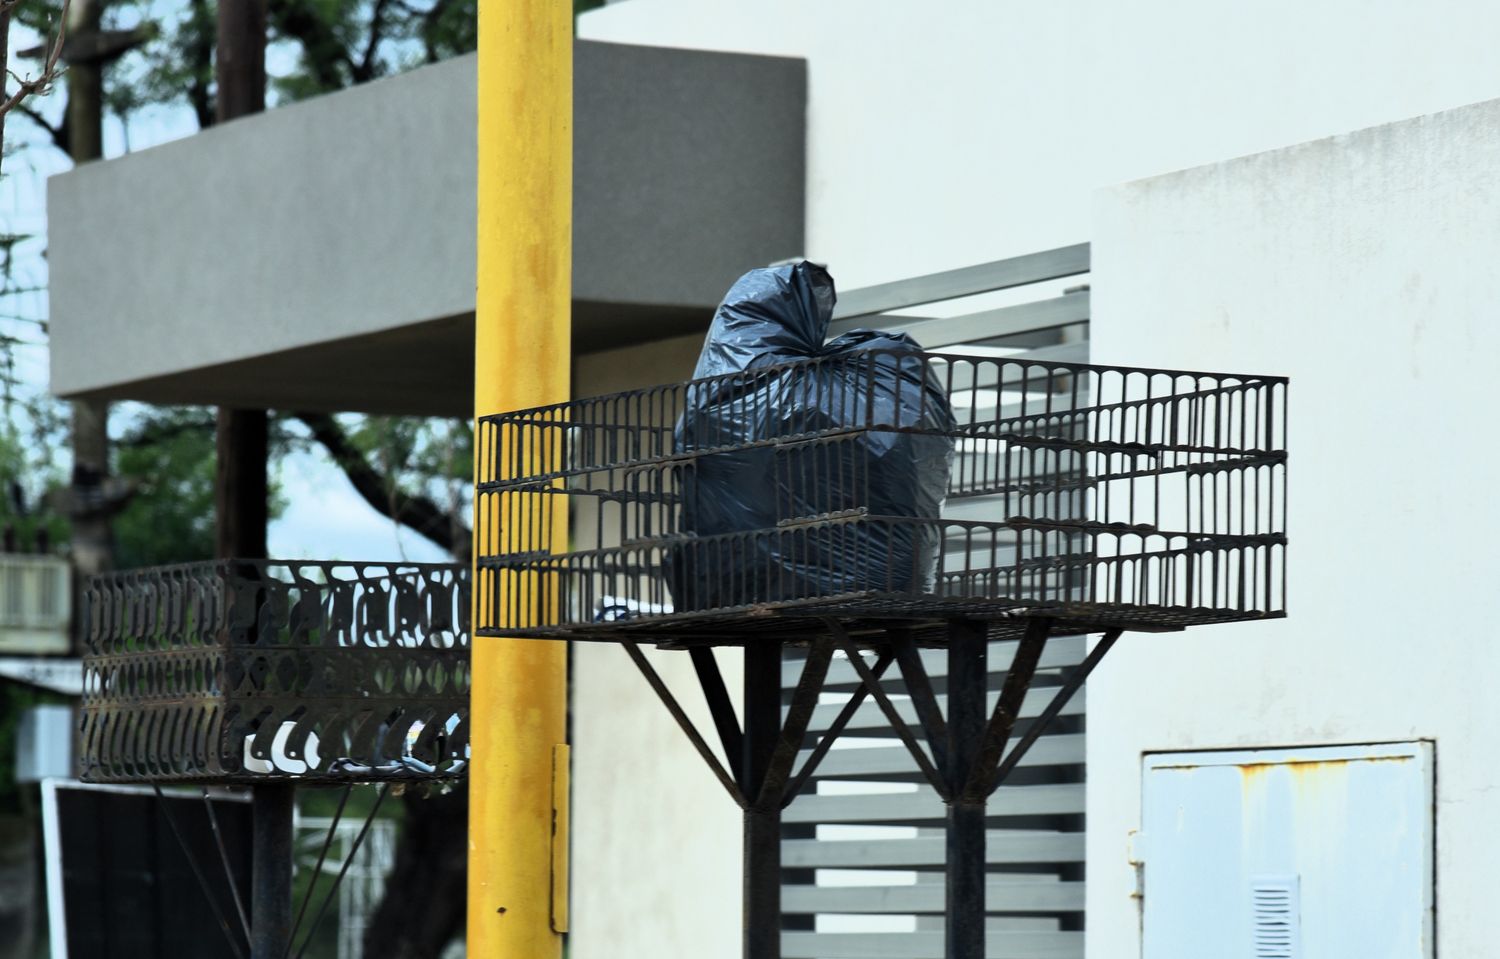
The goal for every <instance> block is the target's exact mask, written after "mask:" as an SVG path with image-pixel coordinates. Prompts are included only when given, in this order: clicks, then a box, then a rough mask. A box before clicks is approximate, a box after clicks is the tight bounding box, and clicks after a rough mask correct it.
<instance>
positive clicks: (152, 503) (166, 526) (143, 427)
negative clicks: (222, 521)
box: [114, 408, 215, 569]
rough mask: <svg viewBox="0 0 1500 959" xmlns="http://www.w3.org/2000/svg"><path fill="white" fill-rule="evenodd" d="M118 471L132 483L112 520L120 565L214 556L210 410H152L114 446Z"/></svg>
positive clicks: (212, 435) (212, 457)
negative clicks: (130, 491)
mask: <svg viewBox="0 0 1500 959" xmlns="http://www.w3.org/2000/svg"><path fill="white" fill-rule="evenodd" d="M114 467H115V471H116V473H117V474H118V475H120V476H123V477H129V478H130V479H132V480H134V481H135V483H136V484H137V487H136V492H135V495H134V496H132V497H131V500H130V503H129V505H128V506H126V508H125V509H124V510H123V511H122V512H121V513H119V514H118V515H117V516H116V517H115V520H114V534H115V565H116V566H117V567H119V568H121V569H133V568H135V567H138V566H159V565H163V564H166V563H183V562H191V561H194V560H203V559H212V558H213V555H214V470H215V465H214V417H213V411H212V410H203V409H172V408H161V409H152V410H149V411H147V412H145V413H144V414H143V415H142V417H141V420H140V422H139V423H138V424H137V425H136V427H135V428H134V429H132V430H131V431H130V433H129V434H127V435H126V436H125V437H123V438H121V440H120V441H119V442H118V443H117V444H116V446H115V463H114Z"/></svg>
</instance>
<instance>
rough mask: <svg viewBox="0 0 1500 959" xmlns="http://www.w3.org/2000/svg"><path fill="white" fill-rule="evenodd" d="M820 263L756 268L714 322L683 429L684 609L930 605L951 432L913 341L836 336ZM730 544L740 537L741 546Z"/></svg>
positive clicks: (676, 579) (680, 596) (680, 588)
mask: <svg viewBox="0 0 1500 959" xmlns="http://www.w3.org/2000/svg"><path fill="white" fill-rule="evenodd" d="M836 302H837V294H836V292H835V288H834V282H833V277H831V276H830V275H829V274H828V271H827V270H825V269H823V268H822V267H820V266H818V265H817V264H814V263H810V262H807V261H802V262H798V263H794V264H787V265H779V266H773V267H766V268H763V269H757V270H751V271H750V272H749V273H746V274H745V275H744V276H742V277H740V279H739V281H738V282H736V283H735V284H734V286H733V287H731V288H730V290H729V292H728V294H727V295H726V296H725V297H724V301H723V302H722V303H721V304H720V305H719V307H718V309H717V311H715V313H714V319H713V323H712V325H711V326H710V327H709V331H708V336H707V338H706V339H705V341H704V344H703V352H702V353H701V355H700V356H699V358H698V366H697V368H696V370H695V371H694V374H693V375H694V383H693V385H692V386H691V387H690V388H689V391H688V395H687V399H686V409H685V411H684V413H683V415H682V416H681V418H680V419H679V420H678V422H677V424H676V428H675V431H674V448H675V449H676V451H677V452H679V453H681V454H692V455H689V456H687V457H686V458H685V459H684V460H683V462H682V465H679V466H676V467H674V469H675V470H676V476H675V479H676V483H675V485H676V487H677V489H678V490H679V491H680V493H681V497H682V498H681V513H680V517H679V521H680V529H681V531H682V532H683V533H685V534H688V535H689V537H690V538H688V539H686V540H684V541H681V542H680V545H678V546H676V547H674V548H673V550H672V552H671V554H670V555H669V556H668V557H667V573H668V581H669V585H670V588H671V591H672V597H673V605H674V607H675V608H676V609H677V610H679V611H686V610H693V609H716V608H723V607H731V606H744V605H754V604H758V603H772V602H785V601H789V600H798V599H811V598H827V597H832V596H839V595H845V594H857V593H870V592H878V593H930V592H932V590H933V577H934V570H935V568H936V563H937V557H938V550H939V549H941V546H942V543H941V533H940V527H939V526H938V525H937V524H936V523H932V524H923V523H909V522H908V523H900V522H894V523H893V522H882V518H883V517H907V518H917V519H927V520H937V519H938V518H939V514H940V512H941V510H942V506H943V499H944V497H945V495H946V493H947V489H948V477H949V470H950V468H951V465H952V461H953V451H954V441H953V434H954V431H955V430H956V428H957V427H956V424H955V422H954V417H953V411H952V407H951V405H950V403H949V399H948V394H947V391H946V390H945V389H944V387H943V384H942V383H941V382H940V381H939V380H938V378H937V376H936V375H935V374H934V373H933V372H932V370H931V367H930V365H929V364H928V363H927V362H926V360H925V358H924V357H923V356H922V354H921V346H920V345H919V344H918V343H917V342H916V341H915V340H913V339H912V338H911V337H910V336H907V335H906V334H904V333H888V332H881V331H878V330H868V329H858V330H853V331H851V332H848V333H845V334H844V335H842V336H839V337H837V338H835V339H833V340H828V339H827V336H828V327H829V324H830V322H831V321H832V319H833V309H834V305H835V303H836ZM736 534H737V535H736Z"/></svg>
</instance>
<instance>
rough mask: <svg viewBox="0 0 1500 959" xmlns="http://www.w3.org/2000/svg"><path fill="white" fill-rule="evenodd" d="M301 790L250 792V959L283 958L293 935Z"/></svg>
mask: <svg viewBox="0 0 1500 959" xmlns="http://www.w3.org/2000/svg"><path fill="white" fill-rule="evenodd" d="M296 791H297V787H295V786H293V785H290V784H288V783H276V784H274V785H271V784H268V785H264V786H255V787H253V789H252V790H251V797H250V804H251V805H250V812H251V819H252V825H251V833H250V834H251V837H252V840H251V846H252V848H253V849H254V855H253V858H252V859H251V870H250V872H251V875H250V959H281V957H282V956H284V955H285V954H286V951H287V947H288V945H289V944H290V942H291V936H292V810H293V807H294V805H295V802H294V800H295V797H296Z"/></svg>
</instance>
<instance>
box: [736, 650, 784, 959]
mask: <svg viewBox="0 0 1500 959" xmlns="http://www.w3.org/2000/svg"><path fill="white" fill-rule="evenodd" d="M744 705H745V730H744V741H743V742H744V752H743V754H742V756H741V775H740V782H741V783H742V784H743V789H744V792H745V795H746V796H747V797H748V798H749V799H750V800H751V801H750V802H749V803H747V804H746V807H745V863H744V868H745V901H744V923H745V951H744V959H780V957H781V803H780V802H779V801H776V802H768V803H758V802H755V797H757V796H759V795H760V788H761V784H762V783H764V782H765V779H766V772H767V770H768V769H769V768H770V765H771V757H772V755H773V754H774V753H775V751H776V743H777V741H778V740H779V739H780V738H781V644H780V643H759V644H757V643H749V644H747V645H746V646H745V699H744ZM777 799H778V800H779V799H780V797H779V796H778V797H777Z"/></svg>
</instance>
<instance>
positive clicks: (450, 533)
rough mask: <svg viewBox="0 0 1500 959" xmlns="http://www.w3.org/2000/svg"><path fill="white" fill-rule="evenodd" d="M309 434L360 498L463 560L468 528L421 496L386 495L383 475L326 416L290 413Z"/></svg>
mask: <svg viewBox="0 0 1500 959" xmlns="http://www.w3.org/2000/svg"><path fill="white" fill-rule="evenodd" d="M292 415H293V416H295V417H296V418H297V419H298V420H301V421H302V424H303V425H304V426H306V427H307V428H308V429H309V430H311V431H312V435H313V439H315V440H317V441H318V442H319V443H320V444H322V446H323V448H324V449H325V450H327V451H328V455H329V456H331V457H333V461H334V463H335V464H337V465H338V467H339V468H340V469H341V470H343V471H344V475H345V476H346V477H348V479H349V482H350V484H351V485H353V487H354V491H355V492H357V493H358V494H359V495H360V497H361V498H362V499H363V500H364V501H365V502H366V503H369V504H370V506H372V507H374V509H375V510H376V512H378V513H380V514H381V515H382V516H386V517H388V518H390V519H392V520H394V521H395V522H397V523H400V524H401V525H402V526H405V527H406V528H407V529H410V530H411V531H412V532H414V533H416V534H417V535H419V536H422V537H424V538H426V539H428V540H431V541H432V542H433V543H436V544H437V545H438V546H440V547H442V548H443V549H444V550H446V551H447V552H449V553H451V554H452V555H453V556H455V557H457V558H459V559H463V558H466V557H467V556H468V553H469V528H468V526H467V525H466V524H465V523H464V522H463V521H462V520H460V519H459V518H458V517H457V516H455V515H454V514H453V513H452V512H450V511H448V510H445V509H443V508H442V507H441V506H439V505H438V504H437V503H434V502H433V501H432V500H430V499H428V498H427V497H426V496H422V495H419V494H417V495H411V494H403V495H401V496H400V497H396V496H392V495H390V491H389V489H388V485H387V483H386V478H385V476H384V475H383V474H382V473H381V472H380V471H379V470H378V469H376V468H375V467H374V466H372V465H371V464H370V462H369V460H367V459H366V458H365V455H364V453H362V452H361V451H360V450H359V449H358V448H357V447H356V446H355V445H354V443H353V442H352V441H351V440H350V439H349V436H348V434H347V433H345V432H344V429H343V427H341V426H340V425H339V423H338V420H336V419H334V418H333V416H331V415H330V414H328V413H293V414H292Z"/></svg>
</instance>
